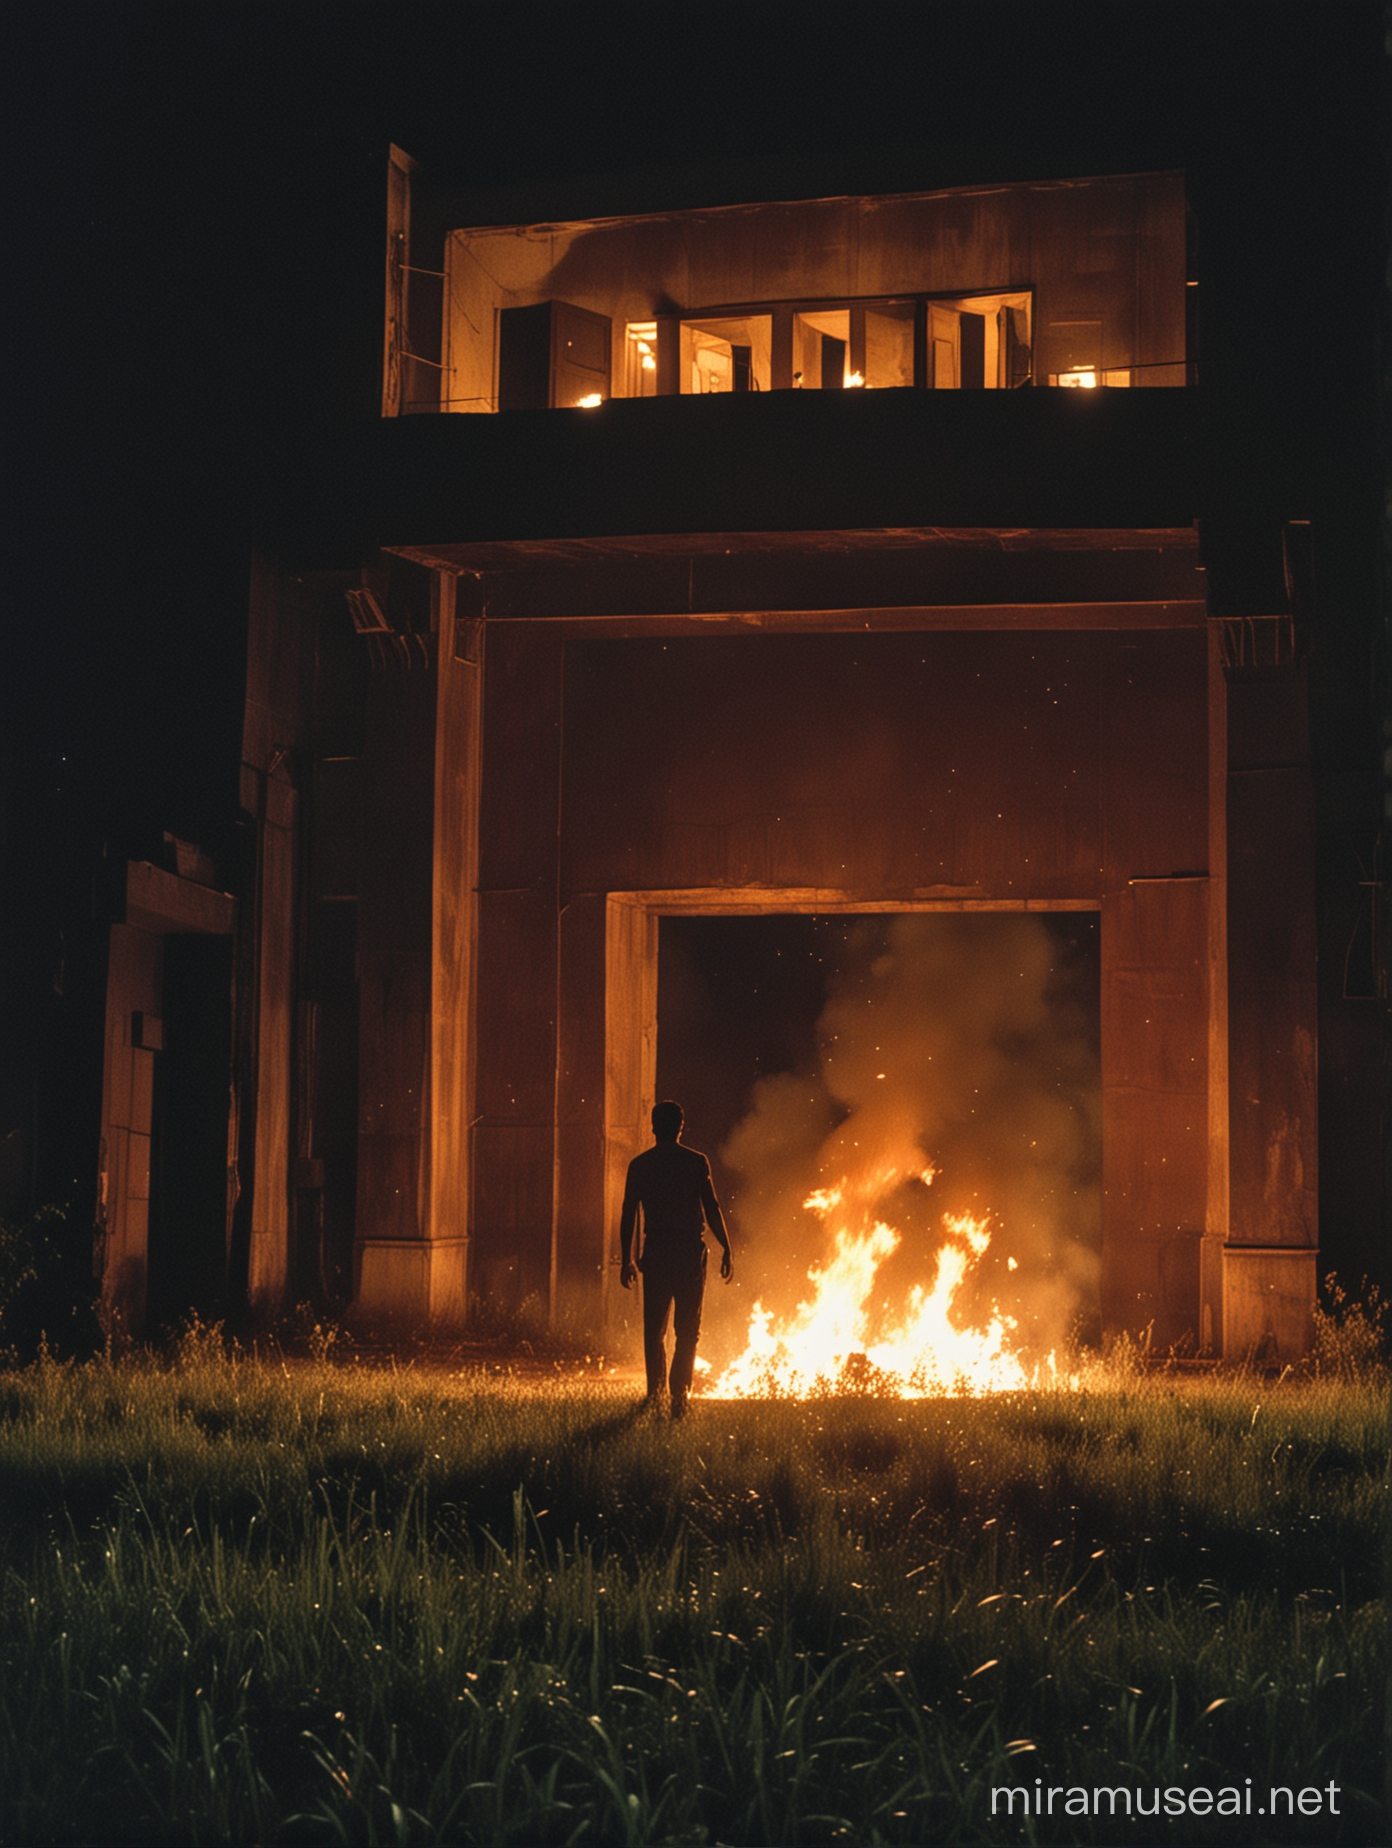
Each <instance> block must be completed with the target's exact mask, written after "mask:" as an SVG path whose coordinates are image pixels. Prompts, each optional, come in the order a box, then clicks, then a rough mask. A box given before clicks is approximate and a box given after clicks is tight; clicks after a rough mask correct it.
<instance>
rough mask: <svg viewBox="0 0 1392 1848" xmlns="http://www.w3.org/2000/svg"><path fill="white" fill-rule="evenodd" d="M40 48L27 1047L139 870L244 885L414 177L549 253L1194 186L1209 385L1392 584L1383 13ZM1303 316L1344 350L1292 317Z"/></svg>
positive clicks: (441, 19) (256, 18)
mask: <svg viewBox="0 0 1392 1848" xmlns="http://www.w3.org/2000/svg"><path fill="white" fill-rule="evenodd" d="M3 38H4V56H3V64H4V83H5V87H6V92H7V94H6V98H5V103H4V110H3V114H4V126H5V132H6V133H7V135H8V137H9V142H10V147H9V158H8V161H7V182H6V187H5V193H6V195H7V196H6V210H7V213H8V219H9V234H8V239H7V254H8V261H7V262H6V264H5V272H6V275H5V286H6V289H7V292H8V302H9V315H8V339H7V348H8V361H9V363H8V365H7V367H6V378H7V391H8V394H9V406H8V410H7V419H6V420H7V424H8V427H9V430H10V442H9V449H10V455H11V469H10V476H11V495H10V502H11V505H10V512H9V519H8V521H7V536H8V543H7V547H6V557H7V566H8V569H7V574H6V576H7V583H6V590H7V593H8V594H7V597H6V614H5V623H6V641H5V660H6V666H5V670H4V676H3V678H4V692H3V696H4V700H5V714H4V760H3V761H4V794H3V810H0V826H3V830H4V840H3V846H4V852H5V856H6V862H7V868H6V872H5V875H4V877H5V882H6V906H7V932H8V936H7V942H8V944H9V946H10V947H9V949H8V951H7V970H6V978H5V979H6V992H7V1005H8V1006H10V1007H12V1008H17V1010H18V1014H19V1016H20V1017H21V1025H22V1027H23V1026H25V1023H27V1030H32V1029H33V1027H34V1017H33V1016H32V1014H31V1013H29V1012H26V1010H27V1009H28V1007H29V1001H30V999H31V998H32V995H33V993H34V992H36V990H37V989H38V988H40V987H47V986H51V987H53V990H54V992H57V991H58V989H59V988H60V987H61V986H62V984H63V983H64V982H66V983H67V987H68V992H69V993H71V992H72V991H73V985H74V983H77V982H79V981H80V973H79V972H78V971H77V963H78V962H79V961H80V954H79V951H80V944H79V943H78V941H77V939H78V938H80V936H81V930H82V925H81V919H82V918H83V917H84V916H85V917H86V918H88V919H90V917H91V915H92V908H91V904H90V900H89V899H88V897H87V893H88V891H89V890H90V886H91V882H92V876H93V875H92V869H93V865H94V862H95V859H96V856H97V855H98V854H99V853H100V850H101V848H102V845H103V843H109V844H111V846H112V851H113V854H114V855H116V856H118V857H124V856H125V855H126V854H137V855H138V854H141V853H143V852H147V851H148V850H149V849H148V842H149V839H150V838H151V835H152V833H153V838H154V839H156V840H157V839H158V834H159V831H160V830H162V829H164V828H168V829H170V830H172V831H174V832H175V833H179V834H182V835H185V836H187V837H189V838H193V839H197V840H200V841H202V842H203V843H204V844H205V845H207V846H209V847H210V848H211V849H212V850H213V851H214V852H215V853H216V852H219V851H221V850H223V849H224V848H225V846H226V845H227V842H226V840H225V838H224V836H225V835H226V832H227V830H228V828H229V826H230V825H231V815H232V810H233V803H234V792H233V789H232V776H233V768H232V766H234V764H235V756H236V749H235V741H236V737H237V730H238V725H239V721H240V699H241V690H242V678H241V674H242V669H241V663H242V645H243V644H242V635H243V630H242V624H243V622H244V619H245V609H246V592H247V569H248V554H249V547H250V540H251V537H252V531H253V526H254V523H255V517H256V516H255V508H256V496H257V490H258V486H259V482H260V479H261V477H262V475H263V474H264V465H263V459H264V457H265V456H266V454H267V453H268V452H269V451H270V450H271V449H273V448H275V447H278V446H279V445H280V444H282V443H283V442H284V441H285V440H286V438H287V435H288V433H291V432H294V431H296V430H297V429H302V428H304V427H305V426H306V425H307V424H308V425H316V426H317V427H318V428H319V429H320V430H321V431H323V432H324V433H325V434H326V435H329V434H331V433H332V432H333V431H334V430H335V429H343V430H348V429H351V428H352V427H353V426H354V425H355V424H357V423H360V422H363V421H366V420H369V419H371V418H373V417H375V415H376V414H377V406H378V390H379V380H378V368H379V364H380V325H381V323H380V316H381V290H382V249H383V181H384V172H385V163H386V150H387V146H388V143H390V142H393V141H394V142H396V143H398V144H399V145H401V146H402V147H404V148H405V149H406V150H407V151H408V152H410V153H411V154H412V155H414V156H415V157H416V158H417V159H419V160H421V161H422V162H424V163H426V164H427V165H428V166H430V167H431V168H433V169H435V170H436V171H447V172H452V173H453V174H454V175H455V176H456V177H457V178H458V180H459V181H460V183H461V184H463V185H465V186H467V187H469V188H471V189H473V188H476V189H478V190H479V191H480V192H486V191H489V190H492V189H510V192H511V196H513V197H515V198H516V199H517V200H518V201H519V211H518V216H526V215H527V212H526V210H525V203H526V201H527V200H528V199H532V198H534V199H536V200H537V201H538V202H539V204H538V207H537V210H538V212H540V211H542V210H544V206H543V205H542V204H541V203H540V202H542V201H544V199H545V198H546V196H547V193H548V189H549V190H551V191H552V194H553V196H559V195H558V194H557V192H556V189H561V190H562V192H563V193H564V196H565V197H567V198H573V197H575V196H576V191H577V190H578V192H579V194H580V195H581V196H584V195H585V192H586V188H585V185H584V184H583V183H582V184H581V185H580V186H579V187H578V189H577V188H576V187H575V186H574V184H573V182H575V180H576V179H577V176H585V175H601V176H602V175H605V174H613V173H615V172H620V171H632V170H634V169H639V170H653V169H671V170H674V171H679V172H680V175H681V179H680V185H679V186H676V185H675V184H674V191H675V192H676V193H680V195H681V196H682V198H683V202H690V201H692V200H700V199H703V198H704V199H705V200H709V202H712V203H715V202H718V201H720V200H725V199H730V198H736V197H741V196H744V190H743V189H744V188H745V187H746V186H747V185H749V184H751V182H750V181H749V180H748V178H747V173H748V172H750V171H752V172H753V173H755V174H756V175H757V176H758V178H757V179H756V180H755V181H754V182H753V184H754V185H756V186H757V187H758V189H759V196H763V197H774V196H778V195H779V194H780V193H783V194H786V195H788V196H798V195H802V196H809V195H815V194H826V193H842V192H854V191H874V190H877V189H879V188H882V187H883V186H886V185H892V186H896V187H899V186H903V185H905V184H906V183H912V184H913V185H915V186H921V187H924V188H929V187H935V186H945V185H954V184H973V183H982V182H989V181H992V180H1000V181H1009V180H1026V179H1032V178H1041V179H1046V178H1059V177H1067V176H1076V175H1080V174H1085V173H1098V172H1105V171H1112V172H1127V171H1142V170H1152V169H1160V168H1174V167H1182V168H1185V169H1186V170H1187V172H1188V174H1189V183H1190V191H1191V196H1192V198H1193V201H1194V204H1195V207H1196V211H1197V213H1198V216H1199V221H1200V227H1201V233H1200V234H1201V238H1202V235H1203V232H1202V227H1203V225H1204V223H1205V222H1207V223H1209V224H1213V223H1217V222H1221V223H1222V224H1223V225H1224V226H1225V235H1224V238H1223V240H1222V241H1221V244H1214V243H1210V244H1208V245H1207V246H1205V245H1204V244H1203V243H1202V242H1201V246H1200V254H1201V261H1202V263H1203V264H1204V265H1206V266H1207V273H1208V274H1211V275H1217V274H1219V273H1220V272H1221V273H1224V274H1226V275H1227V276H1229V277H1231V276H1232V275H1233V273H1234V271H1236V273H1237V274H1238V275H1240V276H1241V277H1242V279H1243V287H1242V288H1241V289H1239V290H1235V291H1229V293H1228V299H1229V300H1230V301H1232V302H1240V303H1241V304H1242V305H1243V306H1242V312H1241V314H1240V317H1239V320H1238V321H1237V322H1236V323H1234V322H1232V321H1231V320H1230V321H1229V322H1228V324H1226V325H1224V324H1205V326H1204V329H1203V340H1204V353H1205V356H1208V355H1216V356H1225V357H1226V362H1227V369H1228V375H1229V376H1230V377H1232V378H1234V379H1235V380H1236V379H1240V378H1250V377H1251V376H1252V375H1253V374H1254V373H1255V374H1257V375H1259V376H1263V377H1267V378H1273V377H1275V378H1280V379H1282V380H1284V381H1285V382H1286V389H1285V391H1284V393H1283V396H1282V400H1281V413H1280V414H1281V415H1282V416H1284V417H1287V418H1291V417H1293V418H1295V419H1296V420H1297V423H1300V422H1301V420H1303V424H1304V427H1306V428H1308V433H1309V442H1310V443H1311V444H1312V445H1314V446H1315V448H1316V450H1317V451H1318V456H1319V462H1320V466H1321V469H1322V479H1323V481H1324V483H1325V488H1326V492H1327V495H1328V498H1329V501H1330V503H1331V505H1334V504H1342V505H1343V506H1344V507H1346V508H1347V509H1348V510H1349V512H1350V518H1351V519H1353V520H1354V522H1355V525H1357V524H1358V523H1359V522H1361V530H1362V532H1363V534H1364V541H1363V542H1364V543H1365V544H1367V543H1371V544H1374V545H1375V544H1376V530H1377V528H1376V506H1377V490H1378V478H1377V468H1376V462H1375V455H1376V451H1375V444H1376V421H1375V418H1374V416H1373V406H1374V404H1375V401H1376V392H1377V378H1378V372H1377V359H1376V346H1375V340H1376V336H1377V331H1378V322H1379V314H1380V312H1381V310H1380V298H1379V294H1378V290H1379V286H1380V281H1379V279H1380V273H1381V249H1382V242H1383V237H1384V226H1383V205H1382V195H1383V170H1384V167H1385V140H1384V137H1383V131H1382V128H1381V119H1382V110H1381V104H1382V100H1383V86H1384V82H1385V75H1384V72H1385V63H1384V60H1383V58H1382V25H1381V19H1380V9H1379V8H1378V7H1377V6H1375V5H1371V4H1366V3H1364V0H1358V3H1357V4H1353V3H1351V0H1306V3H1304V4H1296V5H1291V4H1286V5H1281V4H1271V0H1265V3H1263V4H1259V5H1257V4H1253V5H1247V4H1240V3H1237V0H1223V3H1221V4H1216V3H1215V0H1204V3H1203V4H1197V5H1189V4H1161V5H1155V4H1147V3H1145V0H1111V3H1110V4H1102V5H1081V4H1072V3H1069V0H1049V3H1048V4H1038V3H1037V0H1036V3H1035V4H1031V5H1022V4H1018V3H1015V0H1005V3H1004V4H994V5H991V6H982V7H966V6H962V5H952V6H947V5H939V4H934V3H933V0H917V3H916V4H913V5H900V4H885V5H881V6H877V7H874V8H870V9H861V10H856V9H845V10H843V11H841V12H839V13H835V14H832V13H826V12H823V11H820V10H817V9H808V8H806V7H797V8H794V7H791V6H782V5H754V6H749V7H742V8H739V9H736V10H734V11H727V10H721V9H705V8H692V9H684V8H681V7H674V8H664V9H658V8H654V7H653V6H651V5H645V6H643V7H637V6H633V7H610V6H602V5H601V6H594V7H586V8H573V7H572V8H565V9H562V8H560V7H556V6H550V5H537V4H532V5H528V4H514V5H509V6H500V7H496V8H486V7H483V6H481V5H476V4H460V5H454V6H445V5H429V6H427V5H419V4H411V3H410V0H405V3H398V4H392V5H385V4H378V5H370V6H364V5H353V4H342V3H340V4H333V5H325V4H310V3H309V0H279V3H278V4H275V5H273V6H259V5H254V4H247V3H246V0H235V3H229V4H201V5H195V4H188V0H180V3H179V4H173V5H149V4H137V3H135V0H117V3H115V4H112V3H105V4H94V3H92V0H84V3H83V4H80V5H77V4H72V3H71V0H44V3H43V4H34V3H32V0H31V3H28V4H12V5H11V6H10V7H8V8H7V9H6V12H5V19H4V26H3ZM742 176H744V177H742ZM906 176H912V177H911V180H909V179H906ZM1292 297H1297V298H1299V299H1300V300H1301V301H1302V302H1304V303H1305V304H1307V306H1308V315H1307V316H1306V317H1304V318H1303V319H1302V318H1301V317H1295V318H1294V320H1293V318H1292V317H1291V316H1290V315H1288V314H1273V313H1272V312H1271V304H1272V303H1273V302H1274V301H1279V302H1283V303H1288V302H1289V301H1290V300H1291V299H1292ZM1292 325H1299V326H1301V327H1303V329H1304V333H1303V335H1302V336H1301V338H1300V341H1299V343H1298V345H1297V346H1296V348H1295V349H1294V350H1293V346H1292V341H1291V337H1290V329H1291V327H1292ZM1214 375H1215V377H1217V378H1218V379H1219V383H1218V384H1217V385H1216V386H1215V387H1214V389H1215V390H1221V372H1220V369H1219V368H1218V367H1216V366H1215V368H1214ZM1250 436H1251V441H1252V443H1253V444H1254V445H1259V444H1261V443H1262V442H1263V441H1264V434H1263V431H1262V430H1261V429H1260V428H1253V429H1252V431H1251V433H1250ZM1360 645H1361V644H1360ZM65 969H66V974H65V973H64V971H65ZM16 997H18V998H17V999H16ZM799 1030H801V1031H805V1030H806V1029H805V1028H803V1029H799ZM53 1056H54V1057H61V1056H63V1048H62V1047H61V1046H57V1045H55V1049H54V1051H53Z"/></svg>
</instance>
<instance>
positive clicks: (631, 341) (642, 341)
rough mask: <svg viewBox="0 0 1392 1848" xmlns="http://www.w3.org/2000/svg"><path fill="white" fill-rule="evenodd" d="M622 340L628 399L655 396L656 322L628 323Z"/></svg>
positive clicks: (625, 385) (625, 386)
mask: <svg viewBox="0 0 1392 1848" xmlns="http://www.w3.org/2000/svg"><path fill="white" fill-rule="evenodd" d="M625 331H626V336H627V337H626V338H625V340H624V388H625V390H626V391H627V393H628V396H629V397H630V398H653V397H656V395H657V322H656V321H630V322H629V323H628V327H627V329H626V330H625Z"/></svg>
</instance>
